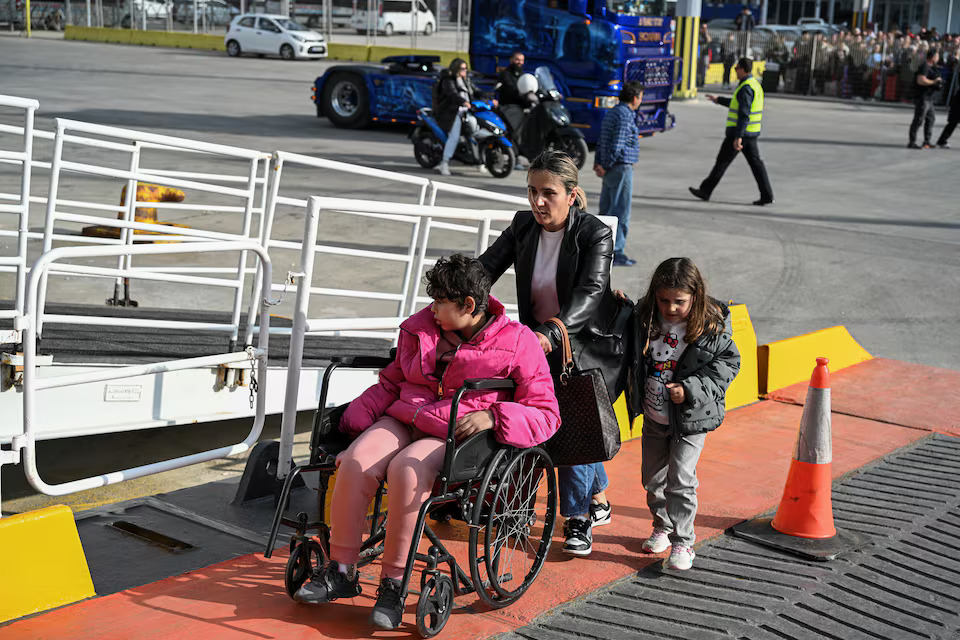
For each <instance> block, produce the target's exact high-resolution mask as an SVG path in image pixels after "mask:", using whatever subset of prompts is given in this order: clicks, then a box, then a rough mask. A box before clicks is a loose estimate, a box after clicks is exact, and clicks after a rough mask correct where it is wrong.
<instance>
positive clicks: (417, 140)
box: [413, 131, 443, 169]
mask: <svg viewBox="0 0 960 640" xmlns="http://www.w3.org/2000/svg"><path fill="white" fill-rule="evenodd" d="M413 157H414V158H416V159H417V164H419V165H420V166H421V167H423V168H424V169H433V168H434V167H435V166H437V165H438V164H440V161H441V160H442V159H443V145H442V144H440V141H439V140H437V138H436V136H434V135H433V134H432V133H430V132H429V131H422V132H419V133H415V134H414V137H413Z"/></svg>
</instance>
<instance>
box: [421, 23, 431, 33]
mask: <svg viewBox="0 0 960 640" xmlns="http://www.w3.org/2000/svg"><path fill="white" fill-rule="evenodd" d="M432 34H433V23H432V22H428V23H427V26H425V27H424V28H423V35H425V36H429V35H432Z"/></svg>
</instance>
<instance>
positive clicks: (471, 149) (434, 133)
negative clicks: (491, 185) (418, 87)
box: [410, 100, 517, 178]
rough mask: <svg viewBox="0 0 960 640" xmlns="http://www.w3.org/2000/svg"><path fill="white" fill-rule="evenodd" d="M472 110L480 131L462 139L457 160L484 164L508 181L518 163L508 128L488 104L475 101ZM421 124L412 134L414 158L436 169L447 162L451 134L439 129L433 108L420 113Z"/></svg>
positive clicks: (490, 170)
mask: <svg viewBox="0 0 960 640" xmlns="http://www.w3.org/2000/svg"><path fill="white" fill-rule="evenodd" d="M470 110H471V112H472V113H473V115H474V116H475V117H476V119H477V125H478V130H477V132H476V134H474V135H472V136H468V135H461V136H460V140H459V142H458V143H457V150H456V151H455V152H454V153H453V159H454V160H459V161H460V162H462V163H463V164H467V165H480V164H482V165H483V166H485V167H486V168H487V171H489V172H490V175H492V176H493V177H494V178H506V177H507V176H509V175H510V172H512V171H513V165H514V163H515V162H516V160H517V154H516V151H515V150H514V147H513V143H512V142H510V138H508V137H507V126H506V124H504V122H503V120H502V119H501V118H500V116H499V115H497V114H496V112H494V111H493V105H492V104H491V103H490V102H489V101H487V100H474V101H473V102H472V103H471V108H470ZM417 121H418V122H417V126H416V128H414V130H413V132H412V133H411V134H410V138H411V139H412V140H413V156H414V157H415V158H416V159H417V163H418V164H419V165H420V166H421V167H423V168H424V169H433V168H434V167H436V166H437V165H439V164H440V161H441V160H443V146H444V145H445V144H446V142H447V132H446V131H444V130H443V129H441V128H440V127H439V125H437V121H436V119H434V117H433V109H431V108H429V107H424V108H421V109H418V110H417ZM461 131H462V130H461Z"/></svg>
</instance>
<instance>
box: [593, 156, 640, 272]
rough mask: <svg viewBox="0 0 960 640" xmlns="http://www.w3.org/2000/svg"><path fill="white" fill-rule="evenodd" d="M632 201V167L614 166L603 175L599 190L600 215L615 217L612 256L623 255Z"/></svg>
mask: <svg viewBox="0 0 960 640" xmlns="http://www.w3.org/2000/svg"><path fill="white" fill-rule="evenodd" d="M632 200H633V165H632V164H615V165H613V166H612V167H610V168H609V169H608V170H607V172H606V173H605V174H604V175H603V188H602V189H601V190H600V215H602V216H616V217H617V220H619V222H618V223H617V237H616V239H615V240H614V242H613V255H615V256H619V255H624V248H625V247H626V246H627V232H629V231H630V206H631V204H632Z"/></svg>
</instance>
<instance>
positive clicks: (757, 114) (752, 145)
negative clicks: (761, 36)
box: [690, 58, 773, 207]
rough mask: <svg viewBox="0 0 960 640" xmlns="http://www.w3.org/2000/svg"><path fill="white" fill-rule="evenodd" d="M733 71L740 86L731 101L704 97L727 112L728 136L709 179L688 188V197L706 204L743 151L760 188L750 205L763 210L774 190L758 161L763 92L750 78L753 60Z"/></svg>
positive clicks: (747, 59)
mask: <svg viewBox="0 0 960 640" xmlns="http://www.w3.org/2000/svg"><path fill="white" fill-rule="evenodd" d="M734 70H735V71H736V72H737V81H738V82H739V84H738V85H737V88H736V89H735V90H734V92H733V97H732V98H718V97H716V96H711V95H708V96H707V98H708V99H709V100H710V101H711V102H713V103H715V104H719V105H721V106H724V107H727V108H728V111H727V132H726V135H725V136H724V139H723V144H722V145H720V153H718V154H717V161H716V163H715V164H714V165H713V169H712V170H711V171H710V175H708V176H707V177H706V179H705V180H704V181H703V182H702V183H700V187H699V188H697V187H690V193H692V194H693V195H695V196H696V197H698V198H700V199H701V200H709V199H710V195H711V194H712V193H713V190H714V189H715V188H716V187H717V184H719V183H720V178H722V177H723V174H724V172H726V170H727V167H729V166H730V163H731V162H733V159H734V158H736V157H737V154H738V153H740V152H741V151H743V156H744V157H745V158H746V159H747V164H749V165H750V169H751V170H752V171H753V177H754V178H755V179H756V181H757V186H758V187H759V188H760V199H759V200H755V201H754V202H753V204H755V205H757V206H758V207H762V206H764V205H768V204H773V188H772V187H771V186H770V178H769V177H767V168H766V166H764V164H763V160H761V159H760V149H759V148H758V146H757V140H758V138H759V137H760V122H761V120H762V119H763V89H762V88H761V87H760V83H759V82H757V79H756V78H754V77H753V60H751V59H750V58H740V60H739V61H738V62H737V66H736V68H735V69H734Z"/></svg>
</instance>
